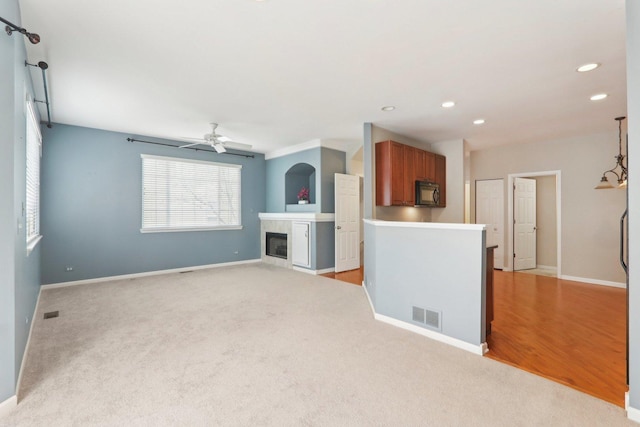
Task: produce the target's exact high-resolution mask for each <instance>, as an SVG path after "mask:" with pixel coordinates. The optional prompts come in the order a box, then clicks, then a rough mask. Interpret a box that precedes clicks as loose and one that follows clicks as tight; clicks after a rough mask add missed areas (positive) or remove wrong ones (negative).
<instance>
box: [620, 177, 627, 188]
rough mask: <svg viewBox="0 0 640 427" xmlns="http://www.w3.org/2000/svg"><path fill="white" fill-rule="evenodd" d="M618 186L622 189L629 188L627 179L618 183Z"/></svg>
mask: <svg viewBox="0 0 640 427" xmlns="http://www.w3.org/2000/svg"><path fill="white" fill-rule="evenodd" d="M618 188H620V189H625V188H627V180H626V179H625V180H624V181H622V182H621V183H620V184H618Z"/></svg>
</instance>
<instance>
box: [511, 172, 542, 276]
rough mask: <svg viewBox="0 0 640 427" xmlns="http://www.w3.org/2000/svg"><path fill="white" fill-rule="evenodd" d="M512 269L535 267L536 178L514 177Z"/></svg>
mask: <svg viewBox="0 0 640 427" xmlns="http://www.w3.org/2000/svg"><path fill="white" fill-rule="evenodd" d="M513 248H514V254H513V269H514V270H526V269H529V268H536V180H535V179H529V178H515V181H514V185H513Z"/></svg>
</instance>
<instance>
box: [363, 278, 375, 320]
mask: <svg viewBox="0 0 640 427" xmlns="http://www.w3.org/2000/svg"><path fill="white" fill-rule="evenodd" d="M362 289H364V294H365V295H366V296H367V300H368V301H369V307H370V308H371V314H373V317H374V319H375V317H376V309H375V308H373V302H372V301H371V297H370V296H369V290H368V289H367V287H366V286H365V284H364V280H363V281H362Z"/></svg>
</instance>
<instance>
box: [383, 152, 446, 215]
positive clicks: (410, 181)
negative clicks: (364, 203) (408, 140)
mask: <svg viewBox="0 0 640 427" xmlns="http://www.w3.org/2000/svg"><path fill="white" fill-rule="evenodd" d="M445 180H446V158H445V157H444V156H440V155H438V154H434V153H430V152H428V151H424V150H421V149H419V148H416V147H411V146H409V145H404V144H400V143H399V142H395V141H383V142H378V143H377V144H376V205H377V206H414V205H415V182H416V181H432V182H436V183H438V184H440V204H439V205H438V206H439V207H445V206H446V195H445V191H446V182H445Z"/></svg>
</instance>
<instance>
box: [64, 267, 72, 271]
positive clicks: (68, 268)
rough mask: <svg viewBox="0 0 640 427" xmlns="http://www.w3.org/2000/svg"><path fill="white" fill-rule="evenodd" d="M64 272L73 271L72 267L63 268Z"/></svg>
mask: <svg viewBox="0 0 640 427" xmlns="http://www.w3.org/2000/svg"><path fill="white" fill-rule="evenodd" d="M64 271H73V267H65V269H64Z"/></svg>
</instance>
